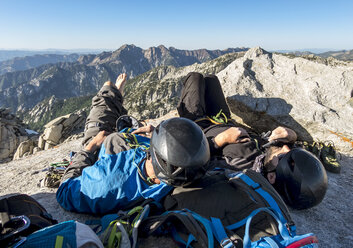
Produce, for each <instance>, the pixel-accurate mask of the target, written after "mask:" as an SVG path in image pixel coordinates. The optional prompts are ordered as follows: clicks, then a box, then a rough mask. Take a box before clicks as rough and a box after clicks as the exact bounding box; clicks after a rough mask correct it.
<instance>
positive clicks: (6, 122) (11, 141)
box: [0, 108, 28, 162]
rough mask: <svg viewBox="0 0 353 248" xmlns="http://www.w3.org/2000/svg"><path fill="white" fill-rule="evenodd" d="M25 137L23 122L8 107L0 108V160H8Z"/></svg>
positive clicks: (26, 136) (26, 137)
mask: <svg viewBox="0 0 353 248" xmlns="http://www.w3.org/2000/svg"><path fill="white" fill-rule="evenodd" d="M27 139H28V135H27V133H26V131H25V125H24V124H23V122H22V121H21V120H20V119H19V118H17V117H16V116H15V115H14V114H11V110H10V109H4V108H0V162H2V161H6V160H10V159H11V158H12V157H13V155H14V154H15V152H16V150H17V147H18V145H19V144H20V143H21V142H23V141H25V140H27Z"/></svg>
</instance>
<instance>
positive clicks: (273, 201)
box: [227, 170, 296, 234]
mask: <svg viewBox="0 0 353 248" xmlns="http://www.w3.org/2000/svg"><path fill="white" fill-rule="evenodd" d="M254 173H256V172H253V171H250V170H245V171H244V172H237V173H234V174H232V178H235V179H240V180H242V181H243V182H244V183H246V184H247V185H248V186H250V189H251V190H252V191H253V192H256V193H257V194H259V195H260V196H261V197H262V198H263V199H264V200H265V201H266V202H267V203H268V205H269V207H270V208H272V209H274V211H276V212H277V213H278V217H279V219H280V221H281V222H282V223H283V224H285V225H287V226H288V227H289V228H290V230H291V233H293V234H295V233H296V227H295V225H294V222H293V221H292V219H291V217H290V215H289V211H288V209H287V206H286V205H285V203H284V202H283V201H282V199H281V198H280V197H279V196H277V193H276V192H275V189H273V188H272V186H271V187H267V189H266V190H265V189H264V186H263V184H264V183H258V182H256V181H258V180H256V181H255V180H253V178H254V177H256V176H257V174H256V175H254ZM257 179H259V178H257ZM261 179H263V178H262V176H261ZM263 180H265V179H263ZM245 223H246V219H244V220H242V221H240V222H237V223H235V224H233V225H231V226H228V227H229V228H231V229H235V228H238V227H240V226H242V225H244V224H245ZM228 227H227V228H228Z"/></svg>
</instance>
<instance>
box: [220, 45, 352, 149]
mask: <svg viewBox="0 0 353 248" xmlns="http://www.w3.org/2000/svg"><path fill="white" fill-rule="evenodd" d="M314 58H315V57H313V58H312V59H311V60H308V59H305V58H301V57H295V58H289V57H286V56H284V55H279V54H273V53H268V52H266V51H264V50H263V49H261V48H252V49H250V50H249V51H248V52H247V53H246V54H245V56H244V57H242V58H239V59H237V60H235V61H234V62H232V63H231V64H230V65H229V66H228V67H227V68H225V69H224V70H223V71H221V72H219V73H218V74H217V76H218V78H219V79H220V82H221V85H222V88H223V91H224V93H225V96H226V98H227V102H228V104H229V106H230V109H231V112H232V113H233V114H234V116H235V118H236V119H237V120H238V121H240V122H242V123H243V124H246V125H248V126H251V127H252V128H254V129H255V130H256V131H258V132H264V131H268V130H272V129H274V128H275V127H277V126H279V125H282V126H287V127H290V128H292V129H294V130H295V131H296V132H297V133H298V136H299V139H302V140H308V141H312V140H321V141H325V140H332V141H334V142H335V143H336V144H337V145H338V146H339V148H340V149H341V150H344V151H347V152H349V151H352V149H353V147H352V145H353V122H352V117H353V108H352V106H351V105H350V104H349V102H350V101H351V92H352V89H353V63H349V62H342V61H337V60H332V59H331V60H322V59H321V60H318V61H316V60H315V59H314ZM343 140H345V141H348V142H342V141H343Z"/></svg>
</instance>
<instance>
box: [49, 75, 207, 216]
mask: <svg viewBox="0 0 353 248" xmlns="http://www.w3.org/2000/svg"><path fill="white" fill-rule="evenodd" d="M125 81H126V74H121V75H119V77H118V78H117V81H116V84H115V85H114V84H112V83H111V82H110V81H108V82H106V83H105V84H104V85H103V87H102V89H101V90H100V91H99V92H98V94H97V95H96V96H95V97H94V98H93V99H92V107H91V111H90V114H89V116H88V118H87V121H86V128H85V136H84V140H83V149H82V150H81V151H80V152H78V153H76V154H75V156H74V158H73V161H72V164H71V165H70V166H69V167H68V169H67V170H66V171H65V174H64V176H63V178H62V182H61V184H60V186H59V189H58V191H57V193H56V198H57V201H58V202H59V204H60V205H61V206H62V207H63V208H64V209H66V210H69V211H75V212H83V213H93V214H106V213H109V212H113V211H117V210H119V209H129V208H131V207H133V206H135V205H136V204H139V203H141V202H142V201H144V200H145V199H148V198H152V199H154V200H156V201H159V200H160V199H161V198H163V197H164V196H166V195H167V194H168V193H169V192H170V190H171V189H172V188H173V187H172V186H182V185H186V184H188V183H190V182H192V181H194V180H196V179H197V178H199V177H201V176H202V175H203V174H204V172H205V169H204V166H205V165H206V164H208V161H209V159H210V152H209V145H208V142H207V139H206V137H205V135H204V133H203V132H202V130H201V128H200V127H199V126H198V125H197V124H195V123H194V122H193V121H191V120H189V119H186V118H172V119H169V120H166V121H163V122H162V123H161V124H160V125H158V126H157V127H156V128H154V127H153V126H151V125H147V126H142V127H140V128H137V129H136V130H134V131H133V132H130V131H129V130H126V129H125V130H122V131H121V132H117V131H116V130H115V129H116V126H119V125H116V122H117V120H118V118H119V117H121V116H123V115H124V114H126V113H127V111H126V110H125V109H124V108H123V106H122V103H123V97H122V94H123V88H124V84H125ZM118 123H119V122H118ZM152 132H153V134H152V140H151V147H150V149H149V150H148V149H147V148H148V147H149V145H150V139H149V138H147V137H145V136H146V133H147V134H150V133H152Z"/></svg>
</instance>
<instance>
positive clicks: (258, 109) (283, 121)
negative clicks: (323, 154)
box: [227, 95, 313, 142]
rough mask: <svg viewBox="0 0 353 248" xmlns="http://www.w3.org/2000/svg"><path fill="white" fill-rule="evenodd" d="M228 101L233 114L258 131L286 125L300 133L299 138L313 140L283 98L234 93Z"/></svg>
mask: <svg viewBox="0 0 353 248" xmlns="http://www.w3.org/2000/svg"><path fill="white" fill-rule="evenodd" d="M227 103H228V105H229V108H230V110H231V112H232V113H233V114H235V115H236V116H237V117H239V118H241V119H242V121H243V123H244V124H246V125H248V126H250V127H251V128H252V129H254V130H255V131H256V132H258V133H261V132H267V131H269V130H273V129H275V128H276V127H278V126H286V127H288V128H291V129H293V130H294V131H295V132H296V133H297V134H298V140H306V141H309V142H311V141H313V137H312V136H311V135H310V133H309V132H308V131H307V130H306V129H305V128H304V127H303V126H302V125H300V124H299V123H298V122H297V121H296V120H295V119H293V117H291V116H290V114H289V113H290V111H291V109H292V108H293V106H292V105H290V104H288V103H287V102H286V101H285V100H283V99H281V98H254V97H252V96H244V95H234V96H231V97H228V98H227Z"/></svg>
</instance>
